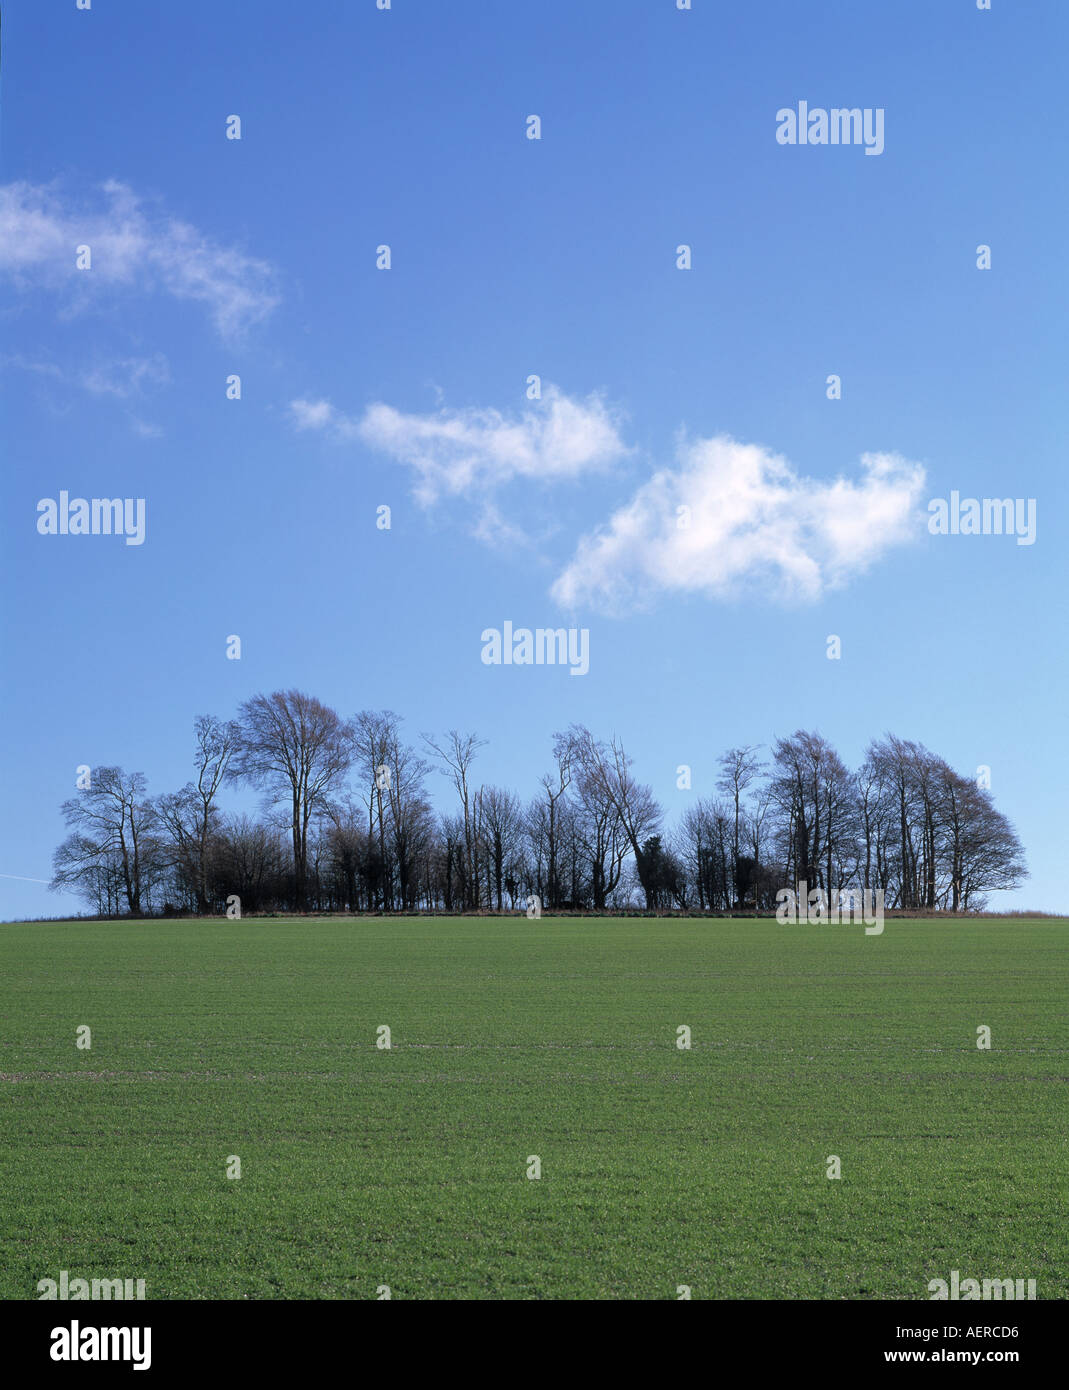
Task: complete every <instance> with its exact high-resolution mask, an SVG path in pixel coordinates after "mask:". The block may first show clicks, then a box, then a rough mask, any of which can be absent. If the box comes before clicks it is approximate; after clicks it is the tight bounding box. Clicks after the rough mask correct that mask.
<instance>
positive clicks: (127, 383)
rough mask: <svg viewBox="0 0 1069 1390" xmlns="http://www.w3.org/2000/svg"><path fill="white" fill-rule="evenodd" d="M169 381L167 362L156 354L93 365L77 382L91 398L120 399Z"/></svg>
mask: <svg viewBox="0 0 1069 1390" xmlns="http://www.w3.org/2000/svg"><path fill="white" fill-rule="evenodd" d="M170 379H171V372H170V368H169V367H168V365H167V359H166V357H164V356H163V355H162V353H158V352H157V353H155V354H154V355H153V356H152V357H122V358H115V359H113V360H111V361H104V362H97V363H95V364H94V365H93V366H92V367H89V368H88V369H87V370H85V371H83V372H82V374H81V376H80V378H79V380H80V382H81V384H82V386H84V387H85V389H86V390H87V391H91V392H92V393H93V394H94V395H96V396H118V397H119V398H120V399H123V398H125V397H127V396H132V395H135V394H137V393H139V392H140V391H141V388H142V386H144V385H145V384H146V383H148V384H150V385H162V384H164V383H166V382H168V381H170Z"/></svg>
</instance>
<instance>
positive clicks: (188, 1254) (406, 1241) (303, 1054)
mask: <svg viewBox="0 0 1069 1390" xmlns="http://www.w3.org/2000/svg"><path fill="white" fill-rule="evenodd" d="M1067 925H1069V924H1067V923H1066V922H1065V921H1064V920H1057V919H1045V920H1042V921H1039V920H1037V921H1020V920H1014V921H1005V920H1002V921H998V920H986V921H975V922H971V921H970V922H961V921H957V922H954V923H950V924H940V923H929V922H917V921H888V922H887V926H886V931H885V932H884V934H883V936H879V937H875V936H874V937H866V936H865V935H864V932H863V931H862V929H861V928H860V927H851V926H844V927H818V926H802V927H784V926H779V925H777V924H775V923H774V922H757V921H752V920H750V921H744V922H732V921H712V922H710V921H675V920H666V919H659V920H638V921H626V922H624V921H607V920H599V921H583V920H575V919H571V920H566V919H552V918H543V919H542V920H541V921H536V922H528V921H527V920H526V918H518V919H515V920H514V919H506V920H492V919H491V920H487V919H472V918H461V919H451V920H448V921H446V920H441V919H439V920H435V919H426V918H425V919H381V918H380V919H365V920H357V921H337V920H332V921H323V922H308V921H303V922H301V921H287V922H276V921H271V922H259V921H253V920H245V921H240V922H226V921H213V922H211V923H195V922H171V923H160V922H138V923H99V922H95V923H85V924H78V923H67V924H47V925H41V924H36V925H28V924H15V925H9V926H3V927H0V1193H2V1196H0V1204H2V1205H0V1212H2V1220H0V1296H2V1297H5V1298H34V1297H37V1293H36V1285H37V1281H38V1280H40V1279H43V1278H46V1277H48V1278H52V1279H58V1277H59V1272H60V1270H64V1269H65V1270H68V1271H69V1272H70V1275H71V1277H72V1278H73V1277H75V1276H80V1277H84V1278H92V1277H97V1278H144V1279H146V1280H147V1285H148V1296H149V1297H150V1298H153V1297H155V1298H178V1299H186V1298H249V1299H260V1298H370V1299H373V1298H375V1297H376V1295H377V1290H378V1288H379V1286H380V1285H383V1284H385V1285H388V1286H389V1287H390V1289H391V1291H392V1296H393V1297H394V1298H439V1299H441V1298H525V1299H532V1298H535V1299H553V1298H577V1299H578V1298H622V1299H632V1298H640V1299H650V1298H655V1299H656V1298H675V1297H676V1290H677V1286H678V1285H680V1284H687V1285H690V1286H691V1288H692V1290H693V1297H694V1298H702V1297H712V1298H809V1299H815V1298H819V1299H854V1298H870V1299H879V1298H910V1299H913V1298H927V1297H928V1293H927V1283H928V1280H930V1279H934V1278H943V1279H949V1277H950V1271H951V1269H958V1270H960V1271H961V1277H962V1278H965V1277H975V1278H981V1279H982V1278H1002V1277H1015V1278H1034V1279H1036V1280H1037V1281H1038V1295H1039V1297H1040V1298H1048V1299H1050V1298H1066V1297H1069V1227H1067V1224H1066V1221H1065V1212H1066V1210H1067V1208H1069V1123H1067V1121H1069V1009H1067V1007H1066V1001H1067V1000H1069V935H1067ZM83 1024H87V1025H89V1026H90V1028H91V1029H92V1048H91V1050H89V1051H80V1050H78V1049H77V1048H76V1047H75V1036H76V1029H77V1028H78V1026H79V1025H83ZM380 1024H387V1025H389V1027H390V1028H391V1030H392V1042H393V1046H392V1049H391V1050H389V1051H385V1050H379V1049H378V1048H376V1046H375V1038H376V1029H377V1027H378V1026H379V1025H380ZM682 1024H686V1025H688V1026H689V1027H690V1028H691V1030H692V1040H693V1045H692V1048H691V1050H690V1051H681V1050H679V1049H678V1048H677V1047H676V1029H677V1028H678V1027H679V1026H680V1025H682ZM981 1024H985V1025H987V1026H989V1027H990V1028H991V1030H992V1040H991V1050H990V1051H981V1050H979V1049H978V1048H977V1046H976V1034H977V1028H978V1027H979V1026H980V1025H981ZM535 1154H537V1155H538V1156H539V1157H540V1159H541V1163H542V1177H541V1179H540V1180H539V1181H531V1180H528V1178H527V1177H526V1171H527V1160H528V1156H530V1155H535ZM231 1155H237V1156H238V1157H240V1160H241V1178H240V1180H231V1179H228V1178H227V1176H226V1165H227V1160H228V1158H229V1156H231ZM830 1155H837V1156H838V1157H839V1158H840V1160H841V1164H842V1177H841V1179H839V1180H838V1181H834V1180H829V1179H828V1178H827V1177H826V1165H827V1160H828V1158H829V1156H830Z"/></svg>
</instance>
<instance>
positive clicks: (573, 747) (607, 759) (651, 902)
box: [565, 724, 661, 911]
mask: <svg viewBox="0 0 1069 1390" xmlns="http://www.w3.org/2000/svg"><path fill="white" fill-rule="evenodd" d="M565 737H566V739H567V743H568V749H569V755H570V758H571V760H572V761H573V762H574V764H575V766H576V767H577V768H578V769H580V770H581V773H582V775H583V777H584V778H585V779H587V784H588V786H589V788H590V789H591V794H592V795H594V796H596V797H597V798H599V799H600V800H602V801H603V802H604V803H605V804H607V805H609V806H611V807H612V809H613V810H614V811H615V812H616V814H617V816H618V817H619V820H620V825H621V827H622V828H623V832H624V834H625V835H626V837H627V842H628V844H629V846H630V848H631V853H632V854H633V855H634V858H635V870H636V872H637V874H638V880H639V884H640V885H641V888H642V891H643V893H644V895H645V898H646V907H647V908H648V909H649V910H651V911H652V909H653V908H654V906H655V897H656V892H657V887H658V885H657V883H656V882H655V875H654V867H655V866H654V865H653V864H649V865H648V864H647V861H646V854H645V851H644V845H645V843H646V841H647V840H651V839H653V838H654V837H656V836H657V834H658V832H659V830H660V826H661V808H660V807H659V806H658V805H657V802H656V800H655V799H654V795H653V792H652V790H651V788H650V787H648V786H647V785H646V784H645V783H642V782H637V781H636V780H635V777H634V775H633V774H632V771H631V759H630V758H629V757H628V755H627V753H626V752H625V751H624V747H623V744H622V743H621V742H620V741H619V740H618V739H617V738H616V737H615V736H614V737H613V738H612V739H611V741H610V742H609V743H607V744H606V743H603V742H601V741H599V740H597V739H595V738H594V736H593V734H591V732H590V730H589V729H587V728H585V727H584V726H583V725H581V724H573V725H572V726H571V727H570V729H569V730H568V733H567V735H566V736H565ZM660 848H661V846H660V842H659V840H658V842H657V850H658V851H660Z"/></svg>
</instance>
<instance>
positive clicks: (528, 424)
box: [290, 386, 628, 506]
mask: <svg viewBox="0 0 1069 1390" xmlns="http://www.w3.org/2000/svg"><path fill="white" fill-rule="evenodd" d="M290 411H291V415H292V418H293V420H294V423H295V424H296V426H297V428H298V429H322V430H327V431H328V432H329V433H331V434H332V435H333V436H334V437H335V438H338V439H356V438H359V439H360V440H362V441H363V443H365V444H367V445H368V446H370V447H371V448H373V449H375V450H377V451H378V452H380V453H383V454H387V455H389V456H390V457H391V458H393V459H396V460H397V461H398V462H399V463H402V464H404V465H406V466H407V467H409V468H411V469H412V470H413V472H414V473H415V475H416V481H415V494H416V497H417V499H418V500H419V501H420V502H421V503H423V505H425V506H430V505H431V504H432V503H434V502H436V501H437V500H438V498H439V497H442V496H443V495H444V496H470V495H471V494H473V493H478V494H480V495H485V494H486V493H487V492H489V491H492V490H493V489H495V488H498V487H500V486H502V485H504V484H505V483H508V482H511V481H513V480H514V479H516V478H533V479H538V480H540V481H551V480H560V479H563V478H577V477H579V476H580V475H582V474H584V473H588V472H599V471H602V470H604V469H605V468H607V467H608V466H609V465H610V464H612V463H614V462H615V461H616V460H617V459H619V458H622V457H623V456H624V455H625V454H626V453H627V452H628V451H627V449H626V448H625V446H624V444H623V441H622V440H621V438H620V435H619V430H618V423H617V420H616V418H615V417H614V415H613V414H612V413H611V411H610V410H609V408H608V407H607V406H606V405H605V403H604V401H603V400H602V399H601V397H600V396H596V395H593V396H588V397H587V398H586V399H585V400H576V399H574V398H572V397H570V396H566V395H565V394H564V393H563V392H562V391H559V390H558V389H557V388H556V387H555V386H547V387H546V389H545V393H544V395H543V398H542V400H541V401H539V402H532V403H531V405H530V406H529V407H528V408H527V409H525V410H524V411H522V412H521V413H518V414H516V415H514V416H512V417H506V416H504V415H503V414H502V413H501V412H500V411H498V410H480V409H475V408H471V409H468V410H446V409H442V410H438V411H435V412H433V413H429V414H423V415H418V414H417V415H408V414H405V413H404V412H402V411H400V410H396V409H395V408H394V407H393V406H391V405H384V404H382V403H381V402H379V403H376V404H374V405H371V406H369V407H368V408H367V410H366V411H365V412H364V414H363V416H361V417H360V418H359V419H358V420H356V419H353V418H351V417H349V416H346V415H343V414H341V413H340V412H339V411H337V410H335V408H334V407H333V406H332V405H331V404H330V402H329V401H324V400H319V401H309V400H296V401H293V402H291V404H290Z"/></svg>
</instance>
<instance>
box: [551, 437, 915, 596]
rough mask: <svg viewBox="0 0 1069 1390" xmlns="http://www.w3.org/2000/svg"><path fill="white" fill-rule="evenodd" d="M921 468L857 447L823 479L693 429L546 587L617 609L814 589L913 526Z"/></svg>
mask: <svg viewBox="0 0 1069 1390" xmlns="http://www.w3.org/2000/svg"><path fill="white" fill-rule="evenodd" d="M924 477H925V474H924V469H923V468H922V467H921V466H920V465H919V464H916V463H911V462H909V461H908V460H906V459H903V458H901V457H899V456H898V455H897V454H865V455H863V456H862V459H861V475H860V478H859V479H858V480H857V481H850V480H849V479H846V478H836V479H835V480H834V481H832V482H822V481H818V480H815V479H812V478H804V477H800V476H799V475H798V474H797V473H796V472H795V471H794V470H793V469H792V468H791V466H790V464H789V463H788V462H787V461H786V460H785V459H783V458H781V457H780V456H778V455H776V454H773V453H770V452H769V451H768V450H766V449H763V448H761V447H760V446H759V445H754V444H740V443H738V442H736V441H735V440H733V439H730V438H727V437H726V436H719V437H717V438H714V439H703V440H698V441H696V442H693V443H690V444H686V445H683V446H682V447H681V450H680V459H679V467H678V468H675V469H669V468H665V469H661V470H659V471H658V472H657V473H655V474H654V475H653V477H652V478H651V479H650V480H649V481H648V482H647V483H645V484H644V485H643V486H642V487H640V488H639V489H638V491H637V492H636V493H635V495H634V496H633V497H632V499H631V500H630V501H629V502H628V503H627V504H626V505H625V506H623V507H621V508H620V509H619V510H618V511H616V512H615V513H614V514H613V515H612V516H611V517H610V519H609V521H608V523H607V524H606V525H605V526H604V527H603V528H601V529H600V530H598V531H596V532H594V533H593V534H591V535H588V536H585V537H583V538H582V539H581V540H580V542H579V545H578V548H577V550H576V553H575V556H574V558H573V559H572V561H571V563H570V564H569V565H568V566H567V568H566V569H565V570H564V571H563V573H562V574H561V575H560V576H559V577H558V579H557V580H556V582H555V583H554V585H553V588H552V593H553V596H554V597H555V598H556V599H557V600H558V602H560V603H561V604H562V605H563V606H565V607H568V608H576V607H580V606H587V607H590V608H593V609H597V610H600V611H602V612H608V613H615V614H625V613H627V612H630V611H633V610H635V609H640V608H646V607H648V606H650V604H651V603H652V602H653V600H654V599H655V598H657V597H658V596H659V595H664V594H699V595H703V596H705V597H707V598H712V599H721V600H723V599H732V598H735V597H738V596H740V595H741V594H743V593H746V592H751V593H756V594H757V595H758V596H760V597H766V598H767V597H771V598H774V599H779V600H782V601H812V600H815V599H817V598H819V597H820V596H821V595H822V594H823V593H825V592H826V591H827V590H830V589H835V588H838V587H840V586H842V585H843V584H845V583H846V582H847V581H848V580H850V579H851V578H853V577H854V576H855V575H858V574H861V573H862V572H864V571H865V570H867V569H868V568H869V566H870V565H872V564H873V563H874V562H875V561H876V560H877V559H879V558H880V557H881V556H882V555H883V554H884V553H885V552H886V551H887V550H888V549H890V548H891V547H892V546H896V545H900V544H902V543H903V542H905V541H907V540H908V539H910V538H911V537H912V536H913V535H915V534H917V533H918V530H919V525H920V523H919V520H918V517H919V513H918V510H917V506H918V503H919V501H920V497H921V494H922V491H923V486H924Z"/></svg>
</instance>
